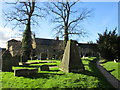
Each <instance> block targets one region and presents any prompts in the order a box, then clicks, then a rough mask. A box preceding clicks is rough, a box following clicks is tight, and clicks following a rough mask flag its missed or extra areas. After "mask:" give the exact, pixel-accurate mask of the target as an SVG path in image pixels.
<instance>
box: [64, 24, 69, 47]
mask: <svg viewBox="0 0 120 90" xmlns="http://www.w3.org/2000/svg"><path fill="white" fill-rule="evenodd" d="M68 40H69V36H68V28H67V26H66V27H65V29H64V48H65V47H66V44H67V41H68Z"/></svg>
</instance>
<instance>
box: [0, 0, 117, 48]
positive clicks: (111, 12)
mask: <svg viewBox="0 0 120 90" xmlns="http://www.w3.org/2000/svg"><path fill="white" fill-rule="evenodd" d="M93 1H94V0H93ZM111 1H112V0H111ZM116 1H117V0H116ZM3 3H4V2H0V47H6V42H7V41H8V40H10V39H12V38H16V39H21V38H20V36H19V35H18V33H20V32H19V30H18V29H17V28H16V29H14V30H12V25H11V24H8V26H6V27H4V25H5V24H6V22H5V21H4V19H3V13H2V10H4V9H6V10H8V11H9V10H10V9H11V8H7V7H6V6H4V4H3ZM40 3H42V2H40ZM79 6H80V7H83V8H84V7H85V8H89V9H94V11H93V15H92V17H91V18H89V19H88V20H87V21H86V22H84V23H83V27H84V28H85V30H86V32H88V37H85V38H76V39H77V40H78V41H79V42H81V43H82V42H83V43H86V42H89V41H93V42H96V39H98V33H103V32H104V31H105V29H106V28H107V29H108V30H113V29H115V28H116V27H117V28H118V2H84V3H80V4H79V5H78V7H79ZM8 7H9V6H8ZM39 22H40V27H36V28H32V31H34V32H35V34H36V37H39V38H50V39H53V38H54V33H53V32H52V26H53V24H51V23H50V22H49V20H48V19H47V18H46V19H42V20H39ZM117 32H118V31H117ZM74 39H75V38H74Z"/></svg>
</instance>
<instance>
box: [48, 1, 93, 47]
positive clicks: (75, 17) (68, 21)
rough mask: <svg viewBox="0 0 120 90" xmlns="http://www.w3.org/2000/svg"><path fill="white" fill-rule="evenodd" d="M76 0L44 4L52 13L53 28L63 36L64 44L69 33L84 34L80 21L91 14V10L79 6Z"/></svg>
mask: <svg viewBox="0 0 120 90" xmlns="http://www.w3.org/2000/svg"><path fill="white" fill-rule="evenodd" d="M78 1H79V0H78ZM78 1H76V2H68V1H66V2H49V3H48V4H46V7H47V11H48V13H49V14H51V15H54V17H52V22H53V23H55V24H56V27H55V28H54V30H55V31H56V34H57V35H62V36H64V46H65V45H66V43H67V41H68V40H69V35H78V36H81V35H83V34H85V32H84V31H83V28H81V22H82V21H84V20H86V19H87V18H88V17H90V16H91V12H92V10H88V9H85V8H80V7H79V3H80V2H78Z"/></svg>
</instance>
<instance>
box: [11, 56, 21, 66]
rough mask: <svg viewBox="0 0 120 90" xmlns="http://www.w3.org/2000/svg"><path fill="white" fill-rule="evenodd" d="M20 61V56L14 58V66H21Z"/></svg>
mask: <svg viewBox="0 0 120 90" xmlns="http://www.w3.org/2000/svg"><path fill="white" fill-rule="evenodd" d="M19 59H20V57H19V56H18V55H15V56H13V60H12V64H13V66H18V65H19Z"/></svg>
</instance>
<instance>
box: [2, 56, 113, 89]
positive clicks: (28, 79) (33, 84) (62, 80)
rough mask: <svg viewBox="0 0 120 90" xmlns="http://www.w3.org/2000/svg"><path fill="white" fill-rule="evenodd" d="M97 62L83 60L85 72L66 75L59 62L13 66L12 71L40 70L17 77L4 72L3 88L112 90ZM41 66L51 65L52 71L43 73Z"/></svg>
mask: <svg viewBox="0 0 120 90" xmlns="http://www.w3.org/2000/svg"><path fill="white" fill-rule="evenodd" d="M47 61H54V62H47ZM96 61H97V58H96V57H90V58H86V59H84V58H82V62H83V64H84V66H85V71H84V72H81V73H65V72H63V71H61V70H60V68H59V66H60V64H61V61H59V60H44V61H43V60H29V61H28V62H29V63H31V62H32V63H33V62H39V63H38V64H34V63H33V64H29V65H19V66H13V67H12V70H15V69H35V68H38V74H36V75H33V76H25V77H24V76H20V77H16V76H14V72H2V88H55V89H57V88H74V89H75V88H112V86H111V85H110V84H109V83H108V82H107V81H106V79H105V78H104V77H103V75H102V74H101V73H100V72H99V70H98V69H97V68H96V65H95V62H96ZM40 62H41V63H40ZM41 65H49V67H50V70H49V71H41V70H40V66H41Z"/></svg>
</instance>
